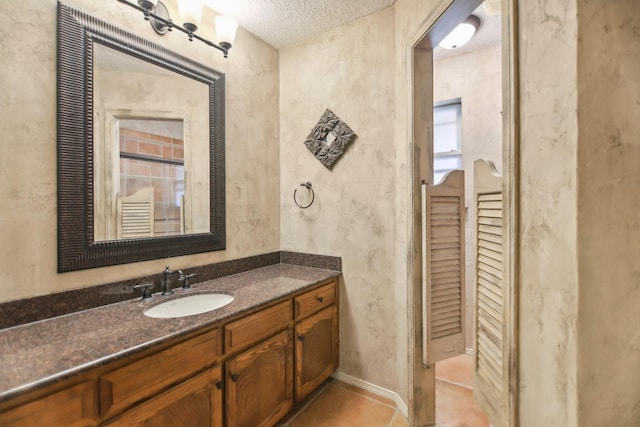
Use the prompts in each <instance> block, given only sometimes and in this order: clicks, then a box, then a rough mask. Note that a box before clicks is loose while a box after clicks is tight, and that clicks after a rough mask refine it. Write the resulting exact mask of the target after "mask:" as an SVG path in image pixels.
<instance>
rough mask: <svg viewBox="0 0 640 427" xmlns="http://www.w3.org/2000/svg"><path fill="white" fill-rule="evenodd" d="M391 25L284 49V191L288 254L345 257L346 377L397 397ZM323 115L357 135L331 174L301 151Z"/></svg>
mask: <svg viewBox="0 0 640 427" xmlns="http://www.w3.org/2000/svg"><path fill="white" fill-rule="evenodd" d="M392 22H393V10H392V9H391V8H388V9H385V10H383V11H381V12H379V13H376V14H373V15H370V16H367V17H365V18H362V19H360V20H358V21H356V22H354V23H352V24H349V25H348V26H346V27H342V28H338V29H336V30H334V31H331V32H328V33H326V34H324V35H322V36H321V37H317V38H313V39H311V40H309V41H307V42H305V43H301V44H299V45H296V46H293V47H289V48H285V49H283V50H281V51H280V87H281V93H280V143H281V147H280V169H281V182H280V190H281V230H282V240H281V245H282V249H283V250H295V251H301V252H313V253H321V254H331V255H338V256H341V257H342V263H343V274H344V286H343V288H342V290H341V291H342V295H341V323H340V328H341V330H340V333H341V342H340V345H341V348H340V353H341V370H342V371H343V372H344V373H346V374H348V375H352V376H355V377H357V378H361V379H363V380H366V381H369V382H372V383H374V384H377V385H380V386H383V387H388V388H390V389H392V390H397V389H398V387H399V381H400V380H399V378H400V377H403V376H405V375H404V374H403V372H406V367H403V365H402V363H403V362H404V360H402V361H398V354H397V350H396V346H397V345H398V340H401V341H402V342H403V343H404V345H405V353H403V354H402V357H404V354H406V343H405V341H406V339H405V337H404V336H402V335H400V334H398V330H399V329H401V328H402V327H403V326H401V325H400V324H399V323H401V322H402V323H404V322H405V318H404V307H403V306H398V305H397V304H396V301H395V286H396V283H395V280H394V279H395V277H394V274H395V266H394V263H395V257H394V241H395V240H394V237H395V220H396V217H395V205H394V202H395V201H394V184H395V182H394V167H395V163H394V162H395V147H394V145H395V144H394V140H393V114H394V94H393V62H392V61H391V60H390V53H391V52H392V51H393V39H394V37H393V25H391V24H392ZM325 108H329V109H331V110H332V111H333V112H334V113H335V114H336V115H338V116H339V117H340V118H341V119H342V120H344V121H345V122H346V123H347V124H348V125H349V126H350V127H351V128H352V129H353V130H354V131H355V133H356V134H357V135H358V138H357V139H356V140H355V141H354V142H353V143H352V144H351V146H350V147H349V148H348V150H347V151H346V152H345V154H344V155H343V156H342V158H341V159H340V160H339V161H338V162H337V163H336V164H335V165H334V167H333V170H331V171H329V170H328V169H326V168H325V167H324V166H323V165H322V164H321V163H320V162H319V161H318V160H317V159H316V158H315V157H314V156H313V154H312V153H311V152H310V151H309V150H308V149H307V148H306V146H305V145H304V144H303V142H304V140H305V138H306V136H307V135H308V134H309V132H310V131H311V129H312V128H313V127H314V126H315V124H316V123H317V121H318V119H319V118H320V115H321V114H322V113H323V112H324V110H325ZM306 181H311V182H312V183H313V188H314V190H315V193H316V199H315V202H314V204H313V205H312V206H311V207H310V208H308V209H300V208H298V207H297V206H296V205H295V204H294V202H293V198H292V194H293V191H294V189H296V188H298V189H299V191H298V193H299V194H300V192H301V191H300V190H302V193H303V194H304V189H303V188H302V189H301V187H300V186H299V185H300V183H301V182H306ZM301 200H302V198H301ZM399 363H400V364H401V365H400V366H399V365H398V364H399ZM405 366H406V365H405Z"/></svg>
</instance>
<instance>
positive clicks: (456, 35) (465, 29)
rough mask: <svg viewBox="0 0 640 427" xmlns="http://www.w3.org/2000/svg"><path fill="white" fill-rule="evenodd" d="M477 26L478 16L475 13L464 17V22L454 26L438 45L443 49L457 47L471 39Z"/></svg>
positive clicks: (478, 25)
mask: <svg viewBox="0 0 640 427" xmlns="http://www.w3.org/2000/svg"><path fill="white" fill-rule="evenodd" d="M479 27H480V18H478V17H477V16H475V15H471V16H469V17H468V18H467V19H465V20H464V22H462V23H461V24H460V25H458V26H457V27H456V28H454V29H453V31H451V32H450V33H449V35H447V37H445V38H444V40H442V41H441V42H440V44H439V45H438V46H440V47H443V48H445V49H458V48H460V47H462V46H464V45H465V44H466V43H467V42H468V41H469V40H471V37H473V35H474V34H475V33H476V31H478V28H479Z"/></svg>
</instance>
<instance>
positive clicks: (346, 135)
mask: <svg viewBox="0 0 640 427" xmlns="http://www.w3.org/2000/svg"><path fill="white" fill-rule="evenodd" d="M356 136H357V135H356V134H355V133H353V131H352V130H351V128H350V127H349V126H347V124H346V123H345V122H343V121H342V120H340V118H339V117H338V116H336V115H335V114H333V112H332V111H331V110H329V109H328V108H327V109H326V110H325V112H324V113H323V114H322V117H320V120H319V121H318V124H317V125H316V126H315V127H314V128H313V129H312V130H311V133H310V134H309V136H307V139H306V140H305V141H304V145H306V146H307V148H308V149H309V150H310V151H311V152H312V153H313V155H314V156H316V158H317V159H318V160H320V162H322V164H323V165H325V167H326V168H327V169H332V168H333V165H334V164H335V163H336V162H337V161H338V159H339V158H340V156H342V153H344V151H345V150H346V148H347V145H349V144H350V143H351V142H352V141H353V140H354V139H356Z"/></svg>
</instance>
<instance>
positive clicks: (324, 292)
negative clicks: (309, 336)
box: [295, 282, 336, 320]
mask: <svg viewBox="0 0 640 427" xmlns="http://www.w3.org/2000/svg"><path fill="white" fill-rule="evenodd" d="M335 302H336V282H331V283H329V284H328V285H324V286H320V287H319V288H316V289H314V290H312V291H309V292H307V293H304V294H302V295H300V296H298V297H296V298H295V305H296V320H299V319H304V318H305V317H307V316H308V315H310V314H313V313H315V312H316V311H318V310H320V309H322V308H324V307H328V306H330V305H331V304H333V303H335Z"/></svg>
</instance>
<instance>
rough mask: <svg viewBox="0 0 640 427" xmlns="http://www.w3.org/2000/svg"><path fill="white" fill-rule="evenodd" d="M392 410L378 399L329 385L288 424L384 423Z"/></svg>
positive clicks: (380, 426)
mask: <svg viewBox="0 0 640 427" xmlns="http://www.w3.org/2000/svg"><path fill="white" fill-rule="evenodd" d="M394 411H395V410H394V409H393V408H390V407H389V406H387V405H385V404H383V403H381V402H379V401H376V400H373V399H370V398H367V397H365V396H363V395H361V394H356V393H354V392H352V391H349V390H346V389H344V388H342V387H336V386H334V385H331V386H329V387H328V388H327V389H326V390H325V391H324V392H323V393H322V394H321V395H320V396H318V398H316V399H315V400H314V401H313V402H311V404H310V405H309V406H308V407H307V408H306V409H305V410H304V411H302V412H301V413H300V414H299V415H297V416H296V417H295V418H294V419H293V420H292V421H291V422H290V423H289V425H290V426H291V427H387V425H388V424H389V422H390V421H391V418H392V417H393V414H394Z"/></svg>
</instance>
